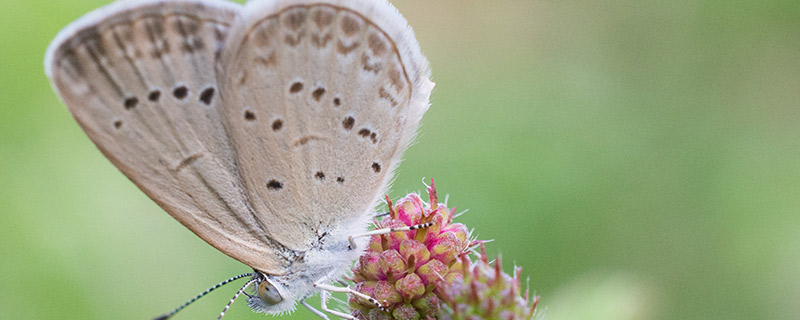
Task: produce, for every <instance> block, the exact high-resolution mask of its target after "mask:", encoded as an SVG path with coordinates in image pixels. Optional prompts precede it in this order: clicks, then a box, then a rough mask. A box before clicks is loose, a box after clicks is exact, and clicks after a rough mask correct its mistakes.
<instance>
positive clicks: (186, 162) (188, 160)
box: [173, 153, 203, 172]
mask: <svg viewBox="0 0 800 320" xmlns="http://www.w3.org/2000/svg"><path fill="white" fill-rule="evenodd" d="M202 157H203V154H202V153H195V154H193V155H191V156H189V157H187V158H186V159H183V160H181V163H179V164H178V166H177V167H175V169H174V170H173V171H176V172H177V171H181V170H182V169H183V168H186V167H187V166H189V165H191V164H192V163H194V162H195V161H197V159H200V158H202Z"/></svg>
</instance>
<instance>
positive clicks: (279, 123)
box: [272, 119, 283, 131]
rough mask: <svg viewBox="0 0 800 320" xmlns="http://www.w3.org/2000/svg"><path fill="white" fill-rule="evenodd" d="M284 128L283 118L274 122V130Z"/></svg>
mask: <svg viewBox="0 0 800 320" xmlns="http://www.w3.org/2000/svg"><path fill="white" fill-rule="evenodd" d="M281 128H283V120H281V119H277V120H275V121H273V122H272V131H278V130H280V129H281Z"/></svg>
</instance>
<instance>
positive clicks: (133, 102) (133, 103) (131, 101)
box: [125, 97, 139, 110]
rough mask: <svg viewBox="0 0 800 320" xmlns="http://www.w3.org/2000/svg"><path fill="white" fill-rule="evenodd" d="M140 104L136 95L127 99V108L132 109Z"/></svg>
mask: <svg viewBox="0 0 800 320" xmlns="http://www.w3.org/2000/svg"><path fill="white" fill-rule="evenodd" d="M137 104H139V99H138V98H136V97H130V98H127V99H125V110H130V109H133V108H135V107H136V105H137Z"/></svg>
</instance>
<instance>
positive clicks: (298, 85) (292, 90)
mask: <svg viewBox="0 0 800 320" xmlns="http://www.w3.org/2000/svg"><path fill="white" fill-rule="evenodd" d="M300 90H303V83H302V82H300V81H298V82H295V83H293V84H292V86H291V87H290V88H289V92H290V93H298V92H300Z"/></svg>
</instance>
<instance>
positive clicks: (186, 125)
mask: <svg viewBox="0 0 800 320" xmlns="http://www.w3.org/2000/svg"><path fill="white" fill-rule="evenodd" d="M239 10H240V6H239V5H236V4H232V3H228V2H221V1H220V2H217V1H127V2H125V1H121V2H116V3H114V4H111V5H109V6H107V7H104V8H101V9H99V10H97V11H94V12H92V13H90V14H88V15H86V16H84V17H83V18H81V19H79V20H78V21H76V22H74V23H73V24H71V25H70V26H68V27H67V28H65V29H64V30H62V31H61V33H60V34H59V35H58V36H57V37H56V39H55V40H54V41H53V43H52V44H51V46H50V48H49V49H48V53H47V57H46V60H45V68H46V73H47V74H48V76H49V77H50V78H51V80H52V84H53V87H54V88H55V89H56V91H58V93H59V94H60V96H61V98H62V100H63V101H64V103H65V104H66V105H67V107H68V109H69V111H70V112H71V113H72V114H73V116H74V117H75V119H76V120H77V121H78V123H79V124H80V125H81V127H82V128H83V129H84V131H86V133H87V134H88V136H89V137H90V138H91V140H92V141H93V142H94V143H95V144H96V145H97V147H98V148H99V149H100V150H101V151H102V152H103V154H104V155H106V157H108V159H110V160H111V161H112V162H113V163H114V164H115V165H116V166H117V168H119V169H120V170H121V171H122V172H123V173H124V174H125V175H126V176H128V178H130V179H131V180H132V181H133V182H134V183H135V184H136V185H137V186H139V188H140V189H142V190H143V191H144V192H145V193H146V194H147V195H148V196H150V198H152V199H153V200H155V202H157V203H158V204H159V205H160V206H161V207H162V208H164V209H165V210H166V211H167V212H168V213H169V214H170V215H172V216H173V217H174V218H175V219H176V220H178V221H179V222H181V223H182V224H183V225H185V226H186V227H188V228H189V229H190V230H192V231H193V232H194V233H195V234H197V235H198V236H200V237H201V238H203V239H204V240H205V241H206V242H208V243H209V244H211V245H213V246H214V247H216V248H217V249H219V250H220V251H222V252H224V253H226V254H228V255H231V256H232V257H233V258H236V259H238V260H240V261H241V262H243V263H245V264H248V265H250V266H252V267H255V268H258V269H260V270H263V271H266V272H273V273H277V272H279V271H280V270H282V266H281V265H280V262H279V261H277V258H276V257H275V255H274V254H273V253H274V252H275V251H277V250H278V249H280V248H278V246H279V244H277V243H274V242H273V241H272V240H271V239H269V238H268V237H267V234H268V233H267V227H266V226H265V225H264V224H263V223H262V221H263V220H262V219H261V218H260V217H259V216H258V215H257V214H256V213H255V210H254V209H253V207H252V205H250V200H249V199H248V197H249V194H248V193H246V192H245V191H244V184H243V182H242V180H241V178H240V176H239V172H238V171H237V167H236V159H234V157H233V152H232V146H231V144H230V141H229V139H228V135H227V134H226V133H225V129H224V125H223V116H222V113H221V110H220V109H221V107H222V101H221V99H220V97H219V88H218V86H217V81H216V79H217V77H216V73H215V68H214V64H215V61H216V55H217V54H219V51H220V50H221V48H222V45H223V42H224V40H225V38H226V36H227V34H228V32H229V30H230V28H231V23H232V22H233V21H235V20H236V16H237V14H238V12H239ZM240 252H248V254H246V255H243V254H239V253H240ZM231 253H236V254H231Z"/></svg>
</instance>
